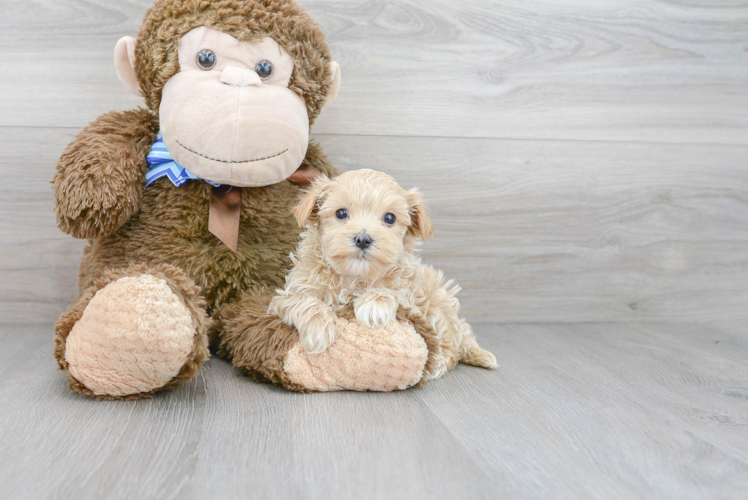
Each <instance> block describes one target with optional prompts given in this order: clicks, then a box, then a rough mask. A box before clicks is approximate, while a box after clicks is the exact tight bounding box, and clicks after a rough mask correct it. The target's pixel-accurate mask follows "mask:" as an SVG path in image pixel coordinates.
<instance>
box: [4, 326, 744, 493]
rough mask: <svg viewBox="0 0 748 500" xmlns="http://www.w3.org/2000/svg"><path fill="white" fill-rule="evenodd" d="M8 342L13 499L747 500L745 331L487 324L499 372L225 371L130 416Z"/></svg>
mask: <svg viewBox="0 0 748 500" xmlns="http://www.w3.org/2000/svg"><path fill="white" fill-rule="evenodd" d="M51 329H52V326H51V325H49V324H46V325H32V326H11V325H3V326H2V327H1V328H0V345H2V346H3V349H2V350H0V381H1V382H0V407H2V408H3V411H2V412H0V430H2V432H0V464H2V466H3V474H0V497H2V498H39V499H44V498H78V499H81V500H85V499H89V498H91V499H98V498H111V499H116V498H164V499H170V498H183V499H192V498H281V499H285V498H308V499H317V498H319V499H325V500H334V499H338V498H340V499H343V498H361V499H369V498H372V499H373V498H412V499H416V500H417V499H421V498H424V499H425V498H429V499H441V498H445V499H446V498H479V499H481V498H486V499H494V498H505V497H512V498H517V497H522V498H662V499H667V498H673V499H691V498H694V499H696V498H725V499H729V498H735V499H737V498H744V494H745V491H746V488H748V433H746V432H745V429H746V426H748V405H746V398H748V386H746V380H748V347H747V346H748V336H747V334H746V330H745V328H743V326H742V325H734V324H733V325H729V324H723V325H722V326H715V325H710V326H699V325H683V324H680V325H673V324H578V325H574V324H567V325H531V324H525V325H510V324H503V325H480V326H478V328H477V335H478V338H479V340H480V341H481V343H482V345H483V346H484V347H486V348H488V349H490V350H492V351H493V352H495V353H496V354H497V358H498V360H499V363H500V367H499V369H498V370H496V371H486V370H482V369H478V368H473V367H466V366H460V367H458V368H457V369H456V370H454V371H453V372H451V373H449V374H447V375H446V376H445V377H444V378H443V379H441V380H438V381H435V382H432V383H430V384H428V385H427V386H426V387H424V388H422V389H414V390H409V391H405V392H396V393H387V394H375V393H352V392H346V393H334V394H310V395H302V394H295V393H289V392H286V391H284V390H282V389H278V388H277V387H273V386H268V385H262V384H257V383H254V382H252V381H250V380H249V379H248V378H246V377H243V376H241V375H239V374H238V373H236V372H234V371H233V370H232V369H231V368H230V366H229V365H228V363H226V362H224V361H221V360H217V359H213V360H211V361H209V362H208V364H207V365H206V366H205V367H204V369H203V370H202V371H201V372H200V374H199V376H198V377H197V378H196V379H194V380H193V381H192V382H190V383H189V384H188V385H187V386H185V387H182V388H180V389H178V390H175V391H172V392H168V393H165V394H161V395H158V396H157V397H155V398H153V399H151V400H142V401H135V402H97V401H92V400H90V399H86V398H84V397H81V396H76V395H74V394H72V393H71V392H69V391H68V390H67V387H66V385H67V382H66V378H65V375H64V374H63V373H62V372H60V371H56V370H55V368H56V367H55V364H54V361H53V360H52V358H51V355H50V352H51V350H52V342H51V335H50V332H51Z"/></svg>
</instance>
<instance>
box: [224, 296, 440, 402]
mask: <svg viewBox="0 0 748 500" xmlns="http://www.w3.org/2000/svg"><path fill="white" fill-rule="evenodd" d="M271 297H272V291H270V290H266V291H260V292H256V293H251V294H247V295H245V296H244V297H242V298H241V299H240V300H239V301H237V302H235V303H233V304H230V305H226V306H224V307H222V308H221V309H219V310H218V311H217V312H216V314H215V315H214V318H213V319H214V322H213V327H212V329H211V343H212V344H213V346H214V347H215V348H216V349H217V351H218V355H219V356H222V357H225V358H228V359H231V360H232V362H233V364H234V367H236V368H238V369H239V370H241V371H243V372H245V373H247V374H249V375H252V376H253V377H255V378H256V379H258V380H261V381H270V382H274V383H277V384H282V385H283V386H285V387H286V388H288V389H292V390H296V391H304V392H307V391H336V390H357V391H365V390H370V391H392V390H398V389H406V388H408V387H411V386H413V385H416V384H418V383H419V382H420V381H421V379H422V377H423V374H424V367H425V365H426V360H427V357H428V348H427V342H425V341H424V338H423V337H422V336H421V335H419V333H417V332H416V330H415V329H414V328H413V325H412V324H411V323H410V322H408V321H407V320H400V318H398V321H395V322H392V323H390V324H388V325H385V326H384V327H381V328H367V327H365V326H360V325H359V324H358V323H357V322H356V320H355V317H354V315H353V311H352V310H351V311H346V312H345V313H344V314H341V315H339V316H338V320H337V321H336V329H337V339H336V340H335V342H334V343H333V344H332V345H331V346H330V347H329V348H328V349H327V350H326V351H324V352H322V353H320V354H309V353H308V352H306V351H305V350H303V349H302V347H301V344H300V343H299V334H298V332H297V331H296V329H295V328H293V327H290V326H287V325H284V324H283V322H282V321H281V320H280V318H278V317H277V316H271V315H269V314H267V309H268V305H269V303H270V299H271Z"/></svg>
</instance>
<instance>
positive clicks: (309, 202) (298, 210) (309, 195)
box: [291, 174, 329, 228]
mask: <svg viewBox="0 0 748 500" xmlns="http://www.w3.org/2000/svg"><path fill="white" fill-rule="evenodd" d="M328 182H329V179H328V178H327V176H326V175H324V174H323V175H321V176H319V177H318V178H317V180H315V181H314V183H312V185H311V187H310V188H309V189H308V190H307V192H306V193H305V194H304V196H303V197H302V198H301V201H300V202H299V204H298V205H296V206H295V207H293V208H292V209H291V210H292V211H293V214H294V215H295V216H296V222H298V223H299V227H301V228H303V227H304V226H305V225H306V223H307V222H308V221H309V218H310V217H311V216H312V214H313V213H315V212H316V211H317V203H318V202H319V199H320V198H321V197H322V193H323V191H324V188H325V186H326V185H327V183H328Z"/></svg>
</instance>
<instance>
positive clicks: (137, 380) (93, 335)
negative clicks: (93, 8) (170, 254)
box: [58, 272, 208, 398]
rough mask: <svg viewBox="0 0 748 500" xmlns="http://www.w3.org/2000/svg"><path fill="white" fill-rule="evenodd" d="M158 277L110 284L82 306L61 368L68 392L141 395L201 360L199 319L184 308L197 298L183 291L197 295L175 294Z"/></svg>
mask: <svg viewBox="0 0 748 500" xmlns="http://www.w3.org/2000/svg"><path fill="white" fill-rule="evenodd" d="M124 274H128V273H127V272H125V273H124ZM158 274H160V276H158V275H153V274H149V273H135V274H134V275H125V276H122V277H119V278H117V279H114V280H111V281H110V282H109V283H107V284H106V285H105V286H103V287H102V288H100V289H99V290H97V291H96V292H95V294H94V295H93V296H92V297H91V298H90V300H89V301H88V303H87V304H85V307H84V309H83V310H82V315H81V316H80V318H79V319H78V320H77V321H76V322H75V324H74V326H73V327H72V329H71V330H70V333H69V335H67V337H66V339H65V345H64V362H61V365H64V366H63V367H64V368H67V370H68V371H69V373H70V375H71V377H72V378H73V384H72V388H73V389H74V390H75V389H77V390H78V391H79V392H83V393H87V394H89V395H94V396H98V397H106V398H121V397H140V396H146V395H149V394H151V393H153V392H155V391H157V390H160V389H164V388H167V387H172V386H174V385H178V384H179V383H181V382H183V381H185V380H189V378H191V377H192V375H194V373H195V372H196V371H197V367H198V366H199V364H200V363H201V362H202V361H203V360H204V359H205V358H207V356H208V351H207V336H206V331H205V330H206V328H205V326H206V323H205V319H204V312H202V314H203V317H201V316H200V310H199V308H197V307H188V306H195V304H194V302H193V303H191V302H190V300H194V299H195V298H196V296H197V295H196V293H195V294H193V296H192V297H191V296H190V292H194V291H196V290H189V289H188V290H180V287H179V285H180V284H184V283H178V280H177V282H175V280H174V279H170V278H169V277H167V276H165V275H163V274H161V273H158ZM177 278H181V279H182V280H185V279H186V277H183V276H178V277H177ZM195 288H196V287H195ZM185 292H186V293H185ZM84 298H85V297H84ZM64 318H65V317H64V316H63V319H61V320H60V323H63V320H64ZM60 323H58V328H59V326H60ZM81 386H82V387H81Z"/></svg>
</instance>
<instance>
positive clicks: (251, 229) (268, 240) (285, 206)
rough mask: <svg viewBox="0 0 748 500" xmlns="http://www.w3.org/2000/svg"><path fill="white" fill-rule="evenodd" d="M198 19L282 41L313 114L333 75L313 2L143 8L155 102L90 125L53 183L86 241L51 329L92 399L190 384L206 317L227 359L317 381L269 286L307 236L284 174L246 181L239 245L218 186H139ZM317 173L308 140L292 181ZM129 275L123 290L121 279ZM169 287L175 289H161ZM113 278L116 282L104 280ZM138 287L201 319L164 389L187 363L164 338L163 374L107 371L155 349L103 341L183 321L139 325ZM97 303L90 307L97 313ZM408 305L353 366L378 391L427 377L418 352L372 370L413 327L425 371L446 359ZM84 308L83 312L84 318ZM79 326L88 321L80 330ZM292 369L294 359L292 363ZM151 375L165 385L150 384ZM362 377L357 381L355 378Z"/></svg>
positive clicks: (169, 0)
mask: <svg viewBox="0 0 748 500" xmlns="http://www.w3.org/2000/svg"><path fill="white" fill-rule="evenodd" d="M199 26H209V27H212V28H214V29H217V30H220V31H222V32H224V33H227V34H229V35H232V36H234V37H235V38H237V39H239V40H241V41H249V40H259V39H261V38H263V37H266V36H270V37H272V38H273V39H275V40H276V41H278V42H279V43H280V44H281V46H283V47H284V48H285V50H287V51H288V52H289V53H290V54H291V56H292V57H293V59H294V65H295V66H294V71H293V73H292V76H291V80H290V85H289V88H291V89H292V90H293V91H294V92H296V93H297V94H298V95H299V96H301V97H302V98H303V100H304V102H305V105H306V107H307V109H308V113H309V117H310V120H311V121H313V119H314V118H315V117H316V116H317V114H318V113H319V111H320V109H321V107H322V105H323V104H324V100H325V96H326V95H327V93H328V90H329V89H330V82H331V76H332V75H331V71H330V57H329V51H328V48H327V46H326V44H325V41H324V35H323V34H322V32H321V31H320V29H319V27H318V25H317V24H316V23H315V22H314V21H313V20H312V19H311V18H310V17H309V16H308V15H307V14H306V12H304V11H303V9H301V8H300V7H298V6H297V5H296V4H294V3H293V2H292V1H290V0H246V1H239V0H215V1H207V0H157V1H156V3H155V4H154V5H153V7H152V8H151V9H150V10H149V11H148V12H147V14H146V17H145V20H144V22H143V24H142V26H141V28H140V29H139V31H138V38H137V42H136V48H135V51H134V52H135V56H136V59H135V70H136V74H137V79H138V83H139V85H140V88H141V89H142V90H143V92H144V94H145V99H146V106H147V107H146V109H137V110H133V111H127V112H111V113H107V114H105V115H103V116H101V117H100V118H98V119H97V120H96V121H94V122H93V123H91V124H90V125H89V126H88V127H86V128H85V129H84V130H83V131H81V132H80V133H79V134H78V135H77V136H76V138H75V140H74V141H73V143H71V144H70V145H69V146H68V147H67V148H66V150H65V152H64V153H63V154H62V157H61V158H60V160H59V162H58V164H57V174H56V175H55V179H54V193H55V201H56V205H55V213H56V215H57V221H58V224H59V226H60V229H62V230H63V231H65V232H67V233H69V234H71V235H73V236H75V237H77V238H86V239H88V245H87V246H86V248H85V250H84V256H83V260H82V261H81V264H80V269H79V297H78V299H77V300H76V301H75V302H73V304H71V306H70V307H69V308H68V310H67V312H65V313H64V314H63V315H62V317H61V318H60V320H59V321H58V323H57V325H56V330H55V344H56V347H55V357H56V359H57V361H58V363H59V365H60V368H62V369H64V370H67V371H68V374H69V375H70V379H71V388H72V390H74V391H76V392H79V393H82V394H86V395H88V396H93V397H98V398H105V399H132V398H139V397H147V396H150V395H151V394H153V393H155V392H158V391H161V390H165V389H169V388H172V387H175V386H177V385H179V384H181V383H184V382H186V381H187V380H189V379H190V378H192V377H193V376H194V375H195V373H197V371H198V369H199V367H200V365H201V363H203V362H204V361H205V359H207V358H208V349H207V345H208V333H207V330H208V327H209V325H210V324H211V319H209V318H211V317H212V319H213V321H212V327H211V330H210V338H211V341H212V343H213V345H214V346H215V347H216V349H217V350H218V354H219V355H220V356H223V357H226V358H229V359H232V360H233V363H234V365H235V366H236V367H237V368H239V369H241V370H243V371H245V372H246V373H249V374H251V375H253V376H255V377H256V378H258V379H261V380H267V381H272V382H275V383H280V384H283V385H284V386H285V387H287V388H289V389H293V390H299V391H309V390H313V389H317V388H319V386H317V385H312V386H309V385H305V384H306V383H307V382H308V381H309V380H311V379H309V378H308V377H306V378H305V377H304V376H301V375H299V374H303V373H308V371H306V372H305V371H304V370H305V369H306V368H304V367H305V366H306V367H307V368H308V367H310V366H312V365H313V364H314V363H312V361H311V360H307V361H309V363H308V364H307V365H304V364H303V363H301V362H300V361H299V359H300V358H299V356H296V357H294V355H293V354H289V353H291V351H293V350H294V347H295V346H297V345H298V343H299V335H298V333H297V331H296V330H295V328H292V327H289V326H286V325H283V323H282V321H281V320H280V319H279V318H277V317H274V316H271V315H268V313H267V308H268V304H269V302H270V299H271V297H272V293H273V292H272V290H273V289H274V288H276V287H279V286H282V284H283V280H284V277H285V274H286V272H287V270H288V269H289V268H290V267H291V264H292V262H291V260H290V258H289V255H290V253H291V251H292V250H293V249H294V248H295V247H296V244H297V243H298V241H299V234H300V229H299V227H298V225H297V222H296V220H295V218H294V215H293V213H292V212H291V208H292V207H293V206H294V205H295V204H296V203H297V202H298V199H299V197H300V195H301V188H300V187H299V186H297V185H295V184H293V183H292V182H290V181H288V180H286V181H282V182H279V183H276V184H273V185H272V186H268V187H258V188H245V189H244V191H243V195H242V204H241V220H240V233H239V242H238V248H237V251H236V252H232V251H231V250H230V249H229V248H227V247H226V246H225V245H224V244H223V243H221V242H220V241H219V240H218V239H217V238H216V237H215V236H214V235H213V234H211V233H210V232H209V231H208V211H209V204H210V199H211V187H210V185H208V184H207V183H205V182H199V181H190V182H187V183H186V184H184V185H182V186H180V187H175V186H173V185H172V184H171V182H170V181H169V180H168V179H166V178H161V179H159V180H157V181H155V182H154V183H153V184H151V185H149V186H148V187H147V188H146V187H144V175H145V172H146V171H147V169H148V166H147V164H146V160H145V158H146V155H147V153H148V151H149V150H150V147H151V145H152V144H153V142H154V140H155V137H156V134H157V132H158V128H159V117H158V109H159V104H160V102H161V92H162V89H163V87H164V85H165V83H166V81H167V80H168V79H169V78H170V77H171V76H173V75H175V74H176V73H177V72H178V71H179V65H178V61H177V48H178V44H179V40H180V37H181V36H182V35H183V34H185V33H187V32H188V31H190V30H191V29H193V28H196V27H199ZM128 59H130V55H129V54H128ZM309 167H313V168H309ZM313 169H316V170H317V171H319V172H321V173H323V174H325V175H326V176H328V177H333V176H335V175H336V174H337V172H336V170H335V169H334V168H333V167H332V165H330V163H329V161H328V160H327V158H326V157H325V155H324V154H323V153H322V151H321V150H320V148H319V147H318V146H317V145H316V144H314V143H310V144H309V148H308V150H307V153H306V157H305V159H304V164H303V166H302V168H300V169H299V170H298V171H297V172H296V174H299V173H300V175H296V174H293V175H292V176H291V177H290V178H289V179H302V180H303V179H308V178H309V177H310V176H311V175H313V174H314V173H315V171H314V170H313ZM413 227H416V225H413ZM120 280H122V281H120ZM117 283H119V285H118V284H117ZM123 283H124V284H126V285H127V286H122V285H123ZM164 283H165V284H166V285H167V286H168V288H169V289H170V290H171V293H172V294H173V296H172V295H170V294H169V293H167V292H166V289H165V288H164V287H163V284H164ZM138 284H139V285H138ZM109 285H112V287H111V288H107V287H108V286H109ZM146 285H147V286H146ZM138 286H141V287H142V286H144V287H145V288H144V290H147V292H148V293H149V294H151V295H153V296H154V297H155V296H158V295H159V294H161V296H165V297H168V299H167V300H165V301H160V300H156V299H154V300H153V301H151V303H149V306H152V310H149V311H147V312H146V313H145V314H148V315H151V314H152V315H154V316H155V317H158V316H159V314H166V313H165V312H164V311H166V310H172V311H174V312H175V314H177V315H178V316H180V317H182V319H183V320H185V318H186V316H185V315H184V310H185V309H186V310H187V311H188V312H189V315H190V318H191V320H192V327H193V329H194V334H193V335H192V345H191V347H190V350H189V354H188V355H187V359H186V361H184V364H183V365H182V367H181V368H179V370H178V371H177V373H176V375H175V376H174V377H173V378H172V379H171V380H169V381H168V382H166V383H165V384H164V385H162V386H161V387H155V385H157V383H161V382H163V380H164V379H165V377H166V376H165V375H164V374H168V373H173V372H174V365H173V362H174V361H175V360H177V361H179V360H182V359H184V346H183V345H182V344H181V343H180V342H176V343H169V342H166V343H163V345H162V344H161V343H158V344H159V347H158V348H157V350H158V351H159V352H158V355H157V356H155V357H154V358H153V360H155V361H154V362H156V363H157V364H158V365H159V366H157V367H156V369H155V370H154V373H156V375H157V376H155V377H154V378H149V381H146V382H144V383H141V382H142V381H141V382H137V381H136V383H130V384H129V385H130V387H129V389H128V388H126V387H125V385H127V384H124V385H123V384H119V385H118V383H117V382H116V381H114V380H113V379H112V378H111V377H110V374H109V373H107V374H105V375H103V376H102V375H101V373H102V372H105V371H106V370H107V369H111V368H114V367H116V366H120V367H124V368H123V369H124V370H125V372H127V373H128V374H129V375H128V376H131V375H132V374H133V373H134V372H135V371H137V369H138V363H148V362H150V358H148V356H146V355H144V357H143V358H140V357H138V356H134V357H133V358H132V359H134V360H135V364H134V365H132V366H126V365H127V363H124V361H123V360H124V357H123V356H124V354H123V353H121V352H119V353H118V352H117V348H116V343H112V344H109V343H107V341H106V339H107V338H110V337H111V336H112V335H116V334H117V332H119V333H121V334H122V335H125V336H127V337H128V338H130V339H132V338H138V337H140V338H141V340H142V339H143V338H158V335H159V334H163V331H164V330H165V329H166V330H169V328H172V330H174V328H175V327H174V325H173V324H172V325H171V327H169V328H164V325H160V326H155V327H154V326H153V325H151V327H150V328H149V332H140V331H139V330H138V325H137V323H138V321H139V320H138V318H136V316H139V315H137V314H136V315H132V314H129V313H128V311H127V310H126V308H127V307H132V304H131V303H130V302H129V301H127V300H123V301H121V302H122V304H121V306H122V307H121V308H119V309H118V307H117V302H118V301H117V300H116V296H117V295H118V292H117V291H118V290H119V291H121V290H123V289H125V288H132V289H135V288H138ZM105 289H106V290H107V291H104V290H105ZM114 292H117V293H114ZM99 294H100V295H99ZM154 294H155V295H154ZM97 296H98V299H97ZM113 297H114V299H113ZM175 297H176V299H178V300H177V301H175V300H174V298H175ZM136 302H137V300H136ZM162 302H163V303H162ZM179 304H181V306H180V305H179ZM141 305H142V307H143V308H145V307H146V306H145V304H141ZM89 306H91V307H92V308H93V309H91V310H90V311H88V310H87V308H88V307H89ZM182 306H183V307H184V309H183V308H182ZM138 307H140V306H138ZM146 309H147V308H146ZM146 309H142V311H145V310H146ZM102 311H104V313H102ZM177 311H178V312H177ZM89 313H90V314H89ZM110 313H111V314H114V315H116V316H117V325H116V328H114V329H110V328H109V326H111V325H108V324H107V315H108V314H110ZM400 313H403V315H402V316H398V320H399V321H400V323H394V324H390V325H388V327H387V332H389V333H387V334H384V335H382V334H375V335H374V336H373V337H372V338H376V339H379V340H376V341H375V342H373V343H372V342H369V344H367V345H369V347H371V352H374V353H375V355H372V356H369V357H367V358H366V359H367V361H366V362H364V363H362V364H360V365H359V366H358V367H357V369H358V370H359V373H365V374H367V375H366V376H368V377H370V381H372V384H374V385H373V386H372V388H379V387H389V386H392V387H400V386H402V385H403V384H405V385H407V384H411V383H413V381H414V380H416V379H418V377H419V374H421V375H420V376H421V380H422V377H423V375H422V372H423V369H424V366H423V365H424V363H423V359H421V357H419V355H414V356H410V358H408V357H407V356H402V357H400V358H399V360H398V361H397V362H398V363H400V364H401V365H402V363H406V364H408V366H405V367H403V368H402V370H401V371H402V373H403V376H402V377H399V378H400V379H402V381H404V382H402V383H401V382H397V383H394V384H391V383H390V382H386V381H385V382H382V380H384V378H382V377H381V376H379V375H377V373H380V372H381V370H380V368H377V367H384V366H387V363H388V362H389V361H392V358H391V357H390V358H388V356H389V354H388V352H387V349H386V344H387V342H388V341H390V340H391V339H392V338H394V337H398V336H401V337H402V339H407V338H412V336H411V337H408V336H409V335H410V334H411V333H412V331H413V328H415V331H417V332H418V333H419V335H420V336H421V337H422V338H423V340H424V342H425V344H426V346H427V349H428V359H427V360H426V362H425V367H426V369H427V370H429V369H430V367H433V366H435V365H434V363H435V360H437V358H438V355H437V356H436V357H435V354H438V353H439V352H441V351H439V349H440V348H439V346H440V339H439V336H438V335H437V334H436V333H435V332H434V331H433V329H432V328H431V325H430V324H428V322H426V321H425V320H424V318H423V316H422V315H418V314H412V312H411V311H400V312H399V313H398V314H400ZM87 314H88V319H85V320H84V317H85V316H86V315H87ZM340 314H341V315H342V314H343V312H341V313H340ZM341 317H344V316H341ZM149 321H150V320H148V321H145V323H148V322H149ZM79 322H82V323H81V326H80V327H78V329H76V325H78V324H79ZM145 323H144V324H145ZM165 323H168V322H165ZM182 323H184V322H182ZM408 323H409V324H408ZM167 326H168V325H167ZM346 328H347V329H348V330H349V333H350V335H349V337H350V338H351V339H355V338H356V337H357V336H358V335H362V334H363V333H365V332H366V331H368V330H370V329H368V328H367V327H363V326H362V327H357V326H356V325H353V326H352V325H349V326H347V327H346ZM357 328H360V330H357ZM176 330H178V331H179V332H180V334H179V335H177V336H178V337H180V338H184V336H185V331H186V328H184V325H182V326H180V327H178V328H176ZM159 332H160V333H159ZM144 333H146V335H145V336H143V335H144ZM380 333H381V332H380ZM71 335H72V336H73V337H72V338H76V337H79V340H83V342H80V341H73V345H72V346H71V350H70V351H68V345H67V342H68V339H69V338H71V337H70V336H71ZM361 338H362V339H363V338H364V337H361ZM377 342H378V343H379V345H378V346H377V345H375V344H377ZM351 343H352V344H355V343H356V341H355V340H353V341H351V342H349V345H350V344H351ZM365 343H366V342H364V344H365ZM406 343H407V342H406ZM406 343H403V344H402V345H405V344H406ZM364 344H361V345H364ZM416 344H417V343H416ZM416 344H413V345H416ZM91 346H97V347H96V349H98V350H99V351H100V352H99V354H100V353H106V354H105V355H102V356H98V357H97V356H96V355H95V354H97V353H92V352H89V350H88V349H89V348H90V347H91ZM419 349H421V348H420V347H418V348H417V349H416V351H418V350H419ZM297 351H298V350H297ZM297 351H294V352H297ZM68 352H69V353H70V355H69V356H68V355H67V353H68ZM333 352H334V351H331V353H333ZM414 352H415V351H414ZM421 352H422V351H421ZM151 354H152V353H151ZM148 355H150V354H148ZM294 359H296V361H292V360H294ZM408 359H410V361H408ZM99 362H100V364H99V365H97V363H99ZM123 363H124V364H123ZM315 363H316V361H315ZM286 366H288V367H293V368H292V369H290V371H287V369H286ZM314 366H315V368H314V370H316V371H317V372H318V373H319V372H320V371H322V372H324V371H325V370H330V373H332V371H334V370H339V366H336V365H335V363H328V364H325V363H322V364H319V363H317V364H314ZM93 368H95V369H93ZM310 369H311V368H310ZM95 372H98V374H97V373H95ZM76 373H77V374H78V377H80V378H78V377H76V376H75V375H74V374H76ZM323 375H324V373H323ZM323 378H324V379H325V380H326V381H327V382H328V387H329V388H334V387H339V386H340V387H342V386H346V387H347V386H353V385H354V384H353V383H349V382H345V381H343V382H341V383H340V384H337V385H336V384H335V383H334V380H333V379H334V376H333V377H332V379H331V378H330V377H327V376H323ZM83 379H86V381H88V385H89V386H90V387H89V386H87V385H86V383H85V382H84V380H83ZM153 380H156V381H157V382H154V383H151V382H152V381H153ZM131 382H132V380H131ZM309 383H311V382H309ZM377 384H379V385H377ZM387 384H390V385H387ZM365 385H366V384H365V383H363V385H361V384H359V385H358V386H357V388H362V387H364V386H365ZM106 387H109V388H110V389H107V388H106Z"/></svg>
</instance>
